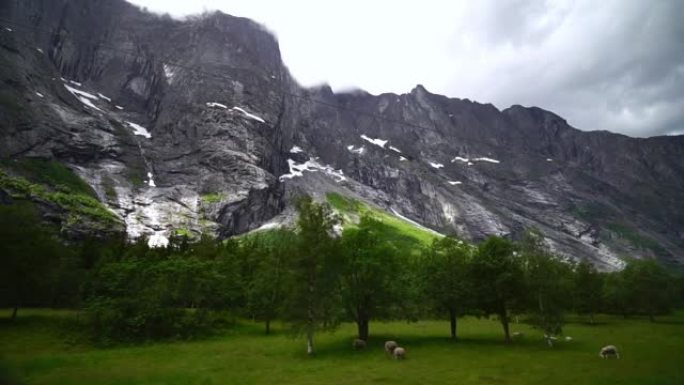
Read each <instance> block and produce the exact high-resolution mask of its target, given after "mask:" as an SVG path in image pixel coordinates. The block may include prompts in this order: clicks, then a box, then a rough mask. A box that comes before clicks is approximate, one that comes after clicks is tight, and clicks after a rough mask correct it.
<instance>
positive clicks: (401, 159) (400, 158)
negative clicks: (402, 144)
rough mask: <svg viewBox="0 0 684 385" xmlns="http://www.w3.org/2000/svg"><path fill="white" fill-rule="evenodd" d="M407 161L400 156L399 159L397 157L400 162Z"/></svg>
mask: <svg viewBox="0 0 684 385" xmlns="http://www.w3.org/2000/svg"><path fill="white" fill-rule="evenodd" d="M407 160H408V159H406V158H404V157H403V156H400V157H399V161H400V162H406V161H407Z"/></svg>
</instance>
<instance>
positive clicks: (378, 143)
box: [361, 134, 389, 148]
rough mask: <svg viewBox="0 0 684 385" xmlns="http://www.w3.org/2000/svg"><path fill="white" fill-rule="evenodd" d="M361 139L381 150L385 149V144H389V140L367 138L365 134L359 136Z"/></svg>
mask: <svg viewBox="0 0 684 385" xmlns="http://www.w3.org/2000/svg"><path fill="white" fill-rule="evenodd" d="M361 139H363V140H365V141H367V142H370V143H373V144H374V145H376V146H380V147H382V148H385V145H386V144H387V142H389V140H382V139H373V138H369V137H368V136H366V134H363V135H361Z"/></svg>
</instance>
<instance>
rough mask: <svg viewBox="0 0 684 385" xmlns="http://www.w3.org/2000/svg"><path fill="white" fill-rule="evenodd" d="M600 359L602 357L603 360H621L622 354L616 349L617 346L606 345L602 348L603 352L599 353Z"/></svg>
mask: <svg viewBox="0 0 684 385" xmlns="http://www.w3.org/2000/svg"><path fill="white" fill-rule="evenodd" d="M599 357H601V358H608V357H615V358H620V353H619V352H618V349H617V348H616V347H615V345H606V346H604V347H602V348H601V351H600V352H599Z"/></svg>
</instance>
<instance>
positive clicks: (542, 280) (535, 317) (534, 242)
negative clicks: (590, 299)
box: [521, 230, 571, 346]
mask: <svg viewBox="0 0 684 385" xmlns="http://www.w3.org/2000/svg"><path fill="white" fill-rule="evenodd" d="M521 259H522V264H523V271H524V274H525V286H526V289H527V295H528V297H527V306H526V307H527V309H528V310H529V312H530V315H531V316H532V317H531V319H532V323H533V325H534V326H536V327H537V328H539V329H541V330H543V331H544V335H545V336H547V342H548V344H549V345H550V346H553V342H552V341H553V340H552V339H551V338H550V337H551V336H553V335H558V334H561V333H562V332H563V330H562V328H563V323H564V318H563V313H564V311H565V310H566V309H567V308H568V307H569V305H570V303H569V299H568V298H569V296H568V293H569V292H570V291H571V281H570V279H571V278H570V277H571V268H570V265H568V264H566V263H564V262H562V261H561V260H559V259H557V258H556V257H554V256H553V255H552V254H551V253H550V252H549V251H548V249H547V248H546V246H545V245H544V239H543V237H542V236H541V234H540V233H539V232H537V231H534V230H532V231H530V232H528V233H527V234H526V235H525V238H524V239H523V241H522V242H521Z"/></svg>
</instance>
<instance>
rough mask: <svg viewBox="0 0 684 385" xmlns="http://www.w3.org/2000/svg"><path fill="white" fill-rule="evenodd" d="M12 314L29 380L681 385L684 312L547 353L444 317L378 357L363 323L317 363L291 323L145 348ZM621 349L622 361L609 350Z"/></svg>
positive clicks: (56, 316) (9, 334) (599, 329)
mask: <svg viewBox="0 0 684 385" xmlns="http://www.w3.org/2000/svg"><path fill="white" fill-rule="evenodd" d="M5 313H6V314H2V313H0V317H3V319H2V323H0V341H2V343H1V344H0V354H1V355H2V356H3V357H4V361H5V363H6V365H8V366H9V367H10V368H12V370H13V371H14V374H15V375H16V377H18V378H20V379H21V381H22V383H26V384H203V385H205V384H273V383H274V382H277V383H278V384H279V385H283V384H326V385H328V384H333V385H334V384H355V385H357V384H366V383H392V384H446V383H453V384H544V385H548V384H573V385H578V384H611V385H612V384H682V383H684V365H682V357H684V313H681V312H680V313H678V314H677V315H675V316H672V317H667V318H662V319H661V320H660V322H658V323H655V324H651V323H649V322H648V321H646V320H643V319H628V320H622V319H620V318H612V317H603V318H601V319H600V320H601V323H600V324H599V325H595V326H590V325H586V324H583V323H571V324H569V325H568V326H567V327H566V334H567V335H570V336H572V337H573V341H570V342H563V343H559V345H558V346H557V347H555V348H553V349H550V348H548V347H547V346H546V345H545V344H544V342H543V341H542V340H541V339H540V333H539V332H538V331H535V330H533V329H531V328H529V327H528V326H526V325H522V324H514V325H513V330H514V331H522V332H523V333H525V336H524V337H523V338H522V339H520V340H518V341H516V343H515V344H513V345H512V346H505V345H504V344H503V343H502V342H501V330H500V326H499V324H498V323H496V322H494V321H488V320H478V319H474V318H466V319H463V320H462V321H461V322H460V325H459V328H460V330H459V333H460V335H461V337H462V339H461V340H460V341H458V342H456V343H454V342H452V341H450V340H449V339H448V338H445V336H446V335H447V333H448V325H447V323H446V322H442V321H421V322H418V323H410V324H407V323H404V322H389V323H372V324H371V334H372V339H371V341H370V346H369V348H368V349H367V350H364V351H359V352H355V351H353V350H352V349H351V340H352V339H353V337H354V327H353V326H352V325H343V326H342V327H341V328H340V329H338V330H337V332H335V333H333V334H319V335H318V337H317V338H318V339H317V343H318V353H317V355H316V356H315V357H307V356H306V354H305V346H304V342H303V340H302V339H292V338H290V337H289V336H288V335H287V334H286V333H285V332H284V329H283V328H282V327H280V328H276V333H275V335H271V336H266V335H264V334H263V329H262V326H261V325H258V324H252V323H248V322H246V323H242V324H240V325H238V326H236V327H235V328H234V329H231V330H229V331H226V332H225V333H223V334H221V335H219V336H216V337H214V338H211V339H208V340H202V341H193V342H167V343H155V344H146V345H142V346H124V347H115V348H106V349H103V348H95V347H92V346H90V345H88V344H87V343H86V342H84V340H83V339H80V338H78V336H79V335H80V334H79V332H78V331H76V330H75V329H74V320H73V318H74V317H75V315H74V313H71V312H63V311H49V310H23V311H20V313H19V319H18V322H16V323H10V322H9V321H7V320H6V319H5V318H4V317H6V316H8V312H5ZM390 338H392V339H396V340H398V341H399V342H400V344H401V345H403V346H406V348H407V352H408V358H407V360H405V361H403V362H397V361H394V360H391V359H389V358H387V357H386V356H385V354H384V352H383V350H382V344H383V342H384V340H385V339H390ZM609 343H610V344H615V345H617V346H618V347H619V348H620V350H621V353H622V359H620V360H603V359H600V358H599V357H598V350H599V348H600V347H601V346H602V345H605V344H609Z"/></svg>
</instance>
